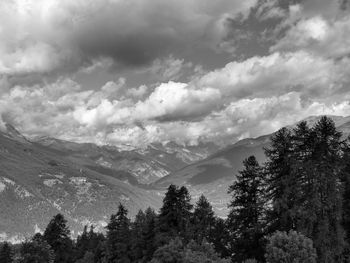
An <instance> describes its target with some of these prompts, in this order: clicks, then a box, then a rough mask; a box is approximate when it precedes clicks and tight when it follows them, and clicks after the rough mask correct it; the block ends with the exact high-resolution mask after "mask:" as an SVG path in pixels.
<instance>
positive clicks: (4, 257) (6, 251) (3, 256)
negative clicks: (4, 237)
mask: <svg viewBox="0 0 350 263" xmlns="http://www.w3.org/2000/svg"><path fill="white" fill-rule="evenodd" d="M0 262H1V263H12V262H13V252H12V249H11V247H10V245H9V243H7V242H5V243H4V244H3V245H2V247H1V249H0Z"/></svg>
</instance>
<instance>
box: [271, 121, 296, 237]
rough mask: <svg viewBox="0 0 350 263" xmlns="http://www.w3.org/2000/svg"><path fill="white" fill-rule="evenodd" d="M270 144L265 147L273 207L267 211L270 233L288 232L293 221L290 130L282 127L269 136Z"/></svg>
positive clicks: (292, 157)
mask: <svg viewBox="0 0 350 263" xmlns="http://www.w3.org/2000/svg"><path fill="white" fill-rule="evenodd" d="M270 140H271V145H270V147H269V148H267V149H265V155H266V157H267V158H268V161H267V162H266V165H265V170H266V177H267V178H266V180H267V186H268V188H267V199H268V200H270V201H271V203H272V206H271V210H270V211H269V219H268V222H269V232H274V231H276V230H280V231H289V230H291V229H294V228H295V226H296V222H295V215H294V211H295V210H296V209H295V197H296V195H295V189H294V188H295V180H296V175H295V173H294V170H293V163H294V156H293V155H294V149H293V143H292V133H291V131H290V130H288V129H287V128H282V129H280V130H279V131H277V132H276V133H275V134H274V135H272V136H271V138H270Z"/></svg>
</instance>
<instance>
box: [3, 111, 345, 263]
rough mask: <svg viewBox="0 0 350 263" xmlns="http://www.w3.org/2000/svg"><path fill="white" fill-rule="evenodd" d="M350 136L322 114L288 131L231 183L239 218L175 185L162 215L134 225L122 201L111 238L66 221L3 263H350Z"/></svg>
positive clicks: (7, 247)
mask: <svg viewBox="0 0 350 263" xmlns="http://www.w3.org/2000/svg"><path fill="white" fill-rule="evenodd" d="M349 142H350V140H349V139H344V138H343V137H342V134H341V133H340V132H339V131H337V129H336V127H335V124H334V122H333V121H332V120H331V119H330V118H327V117H322V118H321V119H320V120H319V121H318V122H317V123H316V124H315V125H313V126H312V127H309V126H308V125H307V123H306V122H301V123H299V124H298V125H297V126H296V127H295V128H293V129H288V128H282V129H280V130H279V131H278V132H276V133H275V134H274V135H273V136H272V137H271V144H270V146H269V147H268V148H266V149H265V154H266V159H267V161H266V162H265V163H264V164H259V163H258V161H257V160H256V158H255V157H254V156H250V157H248V158H247V159H245V160H244V162H243V165H244V168H243V170H242V171H240V172H239V173H238V174H237V175H236V179H235V180H234V182H233V184H232V185H230V186H229V188H228V193H229V194H230V195H231V200H230V203H229V204H228V207H229V214H228V216H227V218H225V219H223V218H220V217H217V216H216V215H215V213H214V211H213V208H212V206H211V204H210V202H209V201H208V200H207V199H206V197H205V196H203V195H202V196H201V197H200V198H199V199H198V201H197V202H196V203H195V205H192V204H191V197H190V194H189V192H188V190H187V188H186V187H184V186H182V187H178V186H175V185H170V186H169V187H168V189H167V192H166V194H165V197H164V199H163V205H162V207H161V208H160V210H159V212H158V213H156V212H155V211H154V210H153V209H151V208H147V209H146V210H145V211H142V210H140V211H139V212H138V214H137V215H136V216H135V218H134V220H133V221H132V220H130V218H129V217H128V211H127V209H126V207H124V206H123V205H122V204H120V205H119V207H118V211H117V213H116V214H113V215H111V217H110V220H109V223H108V225H107V227H106V233H105V234H102V233H98V232H96V231H94V228H93V226H90V227H89V226H85V227H84V229H83V232H82V233H81V234H80V235H79V236H78V238H77V239H76V240H73V239H72V238H71V235H70V231H69V228H68V226H67V222H66V220H65V219H64V217H63V216H62V215H61V214H58V215H56V216H55V217H54V218H53V219H52V220H51V221H50V222H49V224H48V226H47V228H46V230H45V231H44V233H43V234H39V233H37V234H35V235H34V237H32V238H31V239H29V240H26V241H25V242H23V243H22V244H20V245H17V246H15V245H11V244H8V243H4V244H3V245H2V246H1V249H0V262H4V263H10V262H11V263H12V262H21V263H29V262H30V263H41V262H52V263H83V262H84V263H114V262H118V263H119V262H121V263H129V262H152V263H158V262H159V263H160V262H169V263H177V262H179V263H180V262H184V263H187V262H188V263H196V262H209V263H210V262H213V263H214V262H216V263H226V262H234V263H236V262H239V263H240V262H245V263H248V262H251V263H252V262H267V263H275V262H276V263H277V262H286V263H288V262H301V263H302V262H305V263H306V262H320V263H333V262H334V263H336V262H337V263H338V262H349V261H350V246H349V244H350V242H349V241H350V143H349Z"/></svg>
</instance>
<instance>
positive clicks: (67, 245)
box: [43, 214, 74, 263]
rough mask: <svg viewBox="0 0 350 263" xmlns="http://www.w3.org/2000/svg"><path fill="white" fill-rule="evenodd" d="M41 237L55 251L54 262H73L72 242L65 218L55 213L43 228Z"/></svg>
mask: <svg viewBox="0 0 350 263" xmlns="http://www.w3.org/2000/svg"><path fill="white" fill-rule="evenodd" d="M43 238H44V239H45V240H46V242H47V243H48V244H49V245H50V246H51V248H52V249H53V250H54V252H55V263H69V262H73V257H74V255H73V254H74V253H73V243H72V240H71V238H70V231H69V228H68V226H67V220H66V219H65V218H64V217H63V215H61V214H57V215H56V216H55V217H54V218H53V219H52V220H51V221H50V223H49V224H48V226H47V227H46V229H45V232H44V236H43Z"/></svg>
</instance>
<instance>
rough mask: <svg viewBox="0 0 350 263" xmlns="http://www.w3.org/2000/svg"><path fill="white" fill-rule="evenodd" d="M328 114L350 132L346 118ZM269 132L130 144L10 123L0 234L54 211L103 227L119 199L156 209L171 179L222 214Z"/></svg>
mask: <svg viewBox="0 0 350 263" xmlns="http://www.w3.org/2000/svg"><path fill="white" fill-rule="evenodd" d="M317 119H318V117H310V118H308V119H307V121H308V122H309V123H311V124H312V123H314V122H315V121H317ZM333 119H334V120H335V123H336V125H337V127H338V129H339V130H341V131H343V132H344V134H345V135H349V133H350V117H348V118H343V117H333ZM269 137H270V135H266V136H261V137H259V138H249V139H244V140H241V141H239V142H236V143H234V144H232V145H229V146H227V147H225V148H223V149H219V146H217V145H215V144H212V143H202V144H199V145H197V146H183V145H178V144H176V143H174V142H168V143H164V144H151V145H149V146H148V147H147V148H143V149H135V148H131V147H130V146H127V145H126V146H118V147H116V146H97V145H94V144H89V143H83V144H79V143H74V142H68V141H63V140H58V139H55V138H49V137H40V138H35V139H34V140H28V139H27V138H25V137H24V136H23V135H21V134H20V133H19V132H18V131H17V130H16V129H15V128H14V127H12V126H10V125H7V127H6V130H5V131H2V132H0V211H1V213H0V241H1V240H2V239H10V240H11V239H12V241H13V240H15V239H23V238H24V237H25V236H29V235H32V234H33V233H34V232H35V231H38V230H40V229H41V230H43V229H44V228H45V227H46V225H47V223H48V221H49V220H50V218H51V217H52V216H53V215H55V214H57V213H62V214H64V215H65V217H66V218H67V219H68V221H69V224H70V228H71V230H72V232H73V234H77V232H78V231H81V230H82V228H83V225H85V224H94V225H95V226H96V227H97V229H99V230H102V229H103V227H104V226H105V225H106V223H107V222H108V220H109V216H110V215H111V213H113V212H115V211H116V210H117V206H118V204H119V202H122V203H123V204H125V205H126V207H127V208H128V209H129V212H130V215H131V216H134V215H135V214H136V213H137V211H138V210H139V209H145V208H147V207H148V206H151V207H153V208H155V209H156V210H157V209H158V208H159V207H160V205H161V202H162V199H163V195H164V192H165V190H166V188H167V187H168V186H169V184H171V183H174V184H177V185H185V186H187V187H188V188H189V190H190V193H191V196H192V198H193V199H194V200H193V201H195V200H196V199H197V198H198V197H199V196H200V195H201V194H204V195H206V196H207V197H208V199H209V200H210V201H211V203H212V205H213V207H214V208H215V211H216V213H217V214H218V215H220V216H225V215H226V214H227V203H228V200H229V196H228V195H227V189H228V186H229V185H230V184H232V182H233V181H234V180H235V174H237V173H238V171H239V170H240V169H241V168H242V161H243V159H244V158H246V157H248V156H250V155H255V156H256V157H257V159H258V160H259V161H260V162H263V161H264V160H265V159H264V158H265V156H264V150H263V148H264V147H267V146H268V145H269Z"/></svg>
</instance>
